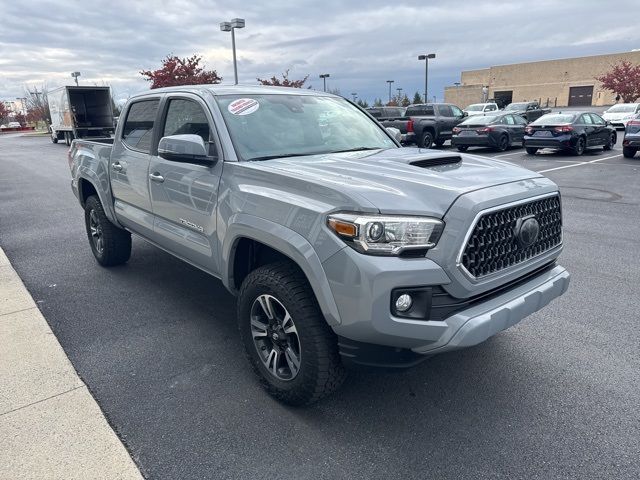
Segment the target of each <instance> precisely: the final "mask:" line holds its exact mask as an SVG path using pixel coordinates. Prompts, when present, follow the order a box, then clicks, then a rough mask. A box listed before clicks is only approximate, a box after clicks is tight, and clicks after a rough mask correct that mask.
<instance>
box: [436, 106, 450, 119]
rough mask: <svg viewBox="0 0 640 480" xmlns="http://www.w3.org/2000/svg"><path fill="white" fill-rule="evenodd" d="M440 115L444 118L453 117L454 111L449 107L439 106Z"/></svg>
mask: <svg viewBox="0 0 640 480" xmlns="http://www.w3.org/2000/svg"><path fill="white" fill-rule="evenodd" d="M438 113H439V114H440V116H442V117H453V110H451V107H450V106H449V105H438Z"/></svg>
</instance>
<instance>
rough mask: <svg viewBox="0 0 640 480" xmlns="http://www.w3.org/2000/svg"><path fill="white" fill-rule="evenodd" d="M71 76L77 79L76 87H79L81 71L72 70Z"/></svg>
mask: <svg viewBox="0 0 640 480" xmlns="http://www.w3.org/2000/svg"><path fill="white" fill-rule="evenodd" d="M71 76H72V77H73V78H74V79H75V81H76V87H77V86H78V77H79V76H80V72H71Z"/></svg>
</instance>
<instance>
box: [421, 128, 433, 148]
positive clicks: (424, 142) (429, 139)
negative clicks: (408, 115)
mask: <svg viewBox="0 0 640 480" xmlns="http://www.w3.org/2000/svg"><path fill="white" fill-rule="evenodd" d="M431 145H433V133H431V132H428V131H427V132H424V133H423V134H422V137H420V145H418V146H419V147H421V148H431Z"/></svg>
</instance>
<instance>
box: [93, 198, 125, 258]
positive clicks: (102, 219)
mask: <svg viewBox="0 0 640 480" xmlns="http://www.w3.org/2000/svg"><path fill="white" fill-rule="evenodd" d="M84 222H85V226H86V229H87V237H88V238H89V244H90V245H91V251H92V252H93V255H94V256H95V257H96V260H97V261H98V263H99V264H100V265H102V266H103V267H111V266H113V265H120V264H122V263H125V262H126V261H127V260H129V257H130V256H131V234H130V233H129V232H127V231H126V230H122V229H121V228H118V227H116V226H115V225H114V224H113V223H111V222H110V221H109V219H108V218H107V216H106V215H105V213H104V209H103V208H102V204H101V203H100V200H99V199H98V197H97V196H96V195H92V196H90V197H89V198H88V199H87V201H86V202H85V207H84Z"/></svg>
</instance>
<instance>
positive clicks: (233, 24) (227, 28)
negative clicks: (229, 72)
mask: <svg viewBox="0 0 640 480" xmlns="http://www.w3.org/2000/svg"><path fill="white" fill-rule="evenodd" d="M244 23H245V22H244V18H234V19H233V20H231V21H230V22H222V23H221V24H220V30H222V31H223V32H231V49H232V50H233V78H234V80H235V83H234V84H235V85H237V84H238V62H237V61H236V34H235V30H236V28H244Z"/></svg>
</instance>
